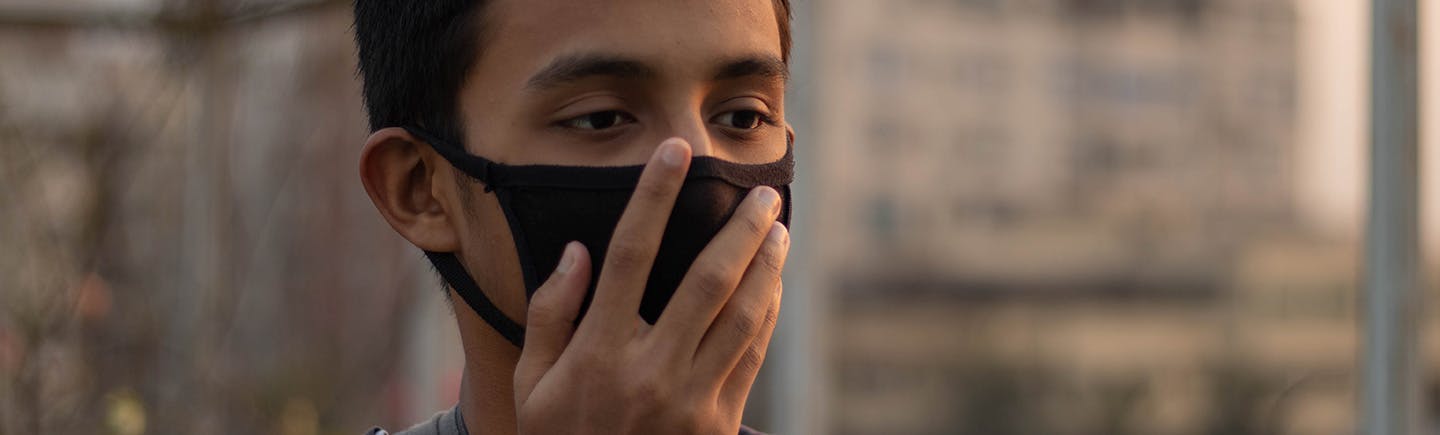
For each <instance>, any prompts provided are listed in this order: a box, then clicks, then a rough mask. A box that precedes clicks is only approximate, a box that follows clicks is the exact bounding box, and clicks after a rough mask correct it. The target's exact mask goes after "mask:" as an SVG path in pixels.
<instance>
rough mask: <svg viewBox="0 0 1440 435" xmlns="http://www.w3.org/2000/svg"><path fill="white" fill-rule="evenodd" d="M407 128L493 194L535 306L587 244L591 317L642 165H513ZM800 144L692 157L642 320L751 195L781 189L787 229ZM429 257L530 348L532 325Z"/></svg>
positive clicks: (452, 263) (457, 267) (454, 264)
mask: <svg viewBox="0 0 1440 435" xmlns="http://www.w3.org/2000/svg"><path fill="white" fill-rule="evenodd" d="M406 130H407V131H409V132H410V134H412V135H414V136H415V137H417V138H419V139H420V140H423V141H425V142H426V143H429V144H430V146H431V147H432V148H434V149H435V151H436V152H438V153H439V154H440V155H441V156H443V157H444V158H445V160H447V161H449V162H450V164H451V165H453V166H454V167H455V168H456V169H459V170H460V171H462V172H464V173H465V174H467V175H469V176H470V177H472V178H474V179H476V180H479V181H480V182H481V183H483V184H484V185H485V192H487V193H494V194H495V197H496V199H497V200H498V202H499V203H500V209H501V210H502V211H503V212H504V213H505V219H506V221H507V222H508V223H509V226H510V235H511V236H513V238H514V239H515V252H516V253H517V254H519V259H520V268H521V273H522V274H524V279H525V298H526V299H527V300H528V299H530V297H531V296H533V295H534V294H535V290H536V289H538V288H539V287H540V284H541V283H544V282H545V279H546V278H548V277H549V275H550V272H551V271H553V270H554V269H555V267H556V266H557V265H558V264H559V262H560V257H561V255H562V254H563V252H564V249H565V244H567V243H569V242H570V241H572V240H573V241H579V242H581V243H584V244H585V247H586V248H587V249H589V250H590V259H591V260H590V261H591V262H592V264H591V266H592V267H591V268H590V270H591V271H592V273H593V275H592V276H591V279H590V289H589V291H588V293H587V294H586V296H585V306H582V307H581V315H582V316H583V315H584V312H585V310H586V308H587V307H588V306H589V303H590V299H591V297H593V296H594V294H595V283H596V281H597V280H598V278H599V276H600V268H601V265H603V264H604V263H605V251H606V250H607V248H608V247H609V246H610V236H611V234H612V233H613V232H614V231H615V226H616V224H618V223H619V222H620V214H621V213H622V212H623V211H624V210H625V205H626V204H627V203H628V202H629V200H630V196H631V194H632V193H634V192H635V186H636V184H638V183H639V180H640V172H641V171H643V170H644V169H645V167H644V165H636V166H614V167H592V166H556V165H505V164H500V163H496V162H493V161H490V160H488V159H485V158H483V157H480V156H476V155H473V154H469V153H467V152H466V151H465V150H464V149H463V148H461V147H460V146H459V145H457V144H454V143H449V142H446V141H443V140H441V139H440V138H439V137H436V136H434V135H431V134H429V133H427V132H426V131H424V130H422V129H419V128H415V127H407V128H406ZM793 145H794V144H793V140H787V143H786V146H785V156H784V157H781V158H780V160H777V161H774V162H771V163H764V164H743V163H735V162H728V161H724V160H720V159H717V158H714V157H709V156H700V157H694V158H693V159H692V160H691V163H690V171H689V172H688V173H687V174H686V176H685V182H684V184H683V185H682V187H681V188H680V194H679V196H678V197H676V199H675V206H674V209H673V210H672V211H671V213H670V219H669V222H668V223H667V224H666V225H665V232H664V235H663V236H662V237H661V241H660V249H659V252H658V253H657V254H656V256H655V263H654V266H652V267H651V270H650V279H649V281H648V282H647V283H646V286H645V294H644V296H643V298H642V300H641V303H640V317H641V318H644V319H645V321H646V322H650V323H651V324H654V323H655V321H656V319H658V318H659V317H660V312H661V310H663V309H664V308H665V305H666V304H667V303H669V301H670V297H671V296H672V295H674V293H675V290H676V288H677V287H679V286H680V280H681V279H682V278H683V277H684V276H685V273H686V272H687V271H688V270H689V269H690V264H691V263H693V262H694V261H695V258H696V257H697V256H699V255H700V251H701V250H702V249H704V248H705V245H707V244H708V243H710V239H711V238H714V237H715V235H716V234H717V233H719V232H720V229H721V228H722V227H724V226H725V223H726V222H727V221H729V219H730V216H731V215H732V214H734V213H735V209H736V208H737V207H739V205H740V203H741V201H743V200H744V198H745V196H746V195H747V194H748V193H749V191H750V189H752V188H754V187H757V186H762V185H763V186H770V187H773V188H775V190H776V191H777V192H779V193H780V198H781V204H782V206H781V211H780V217H779V219H778V221H779V222H781V223H784V224H786V225H789V223H790V182H791V181H792V180H793V178H794V173H795V171H794V167H795V163H794V157H793V151H794V150H793V148H794V146H793ZM425 256H426V257H427V258H429V260H430V262H431V263H432V264H434V265H435V269H436V270H437V271H439V272H440V276H441V277H443V278H444V279H445V282H446V283H448V284H449V285H450V286H451V287H452V288H454V289H455V292H456V293H458V294H459V295H460V297H461V298H462V299H464V300H465V303H466V304H468V305H470V308H471V309H473V310H475V313H476V314H478V315H479V316H480V318H481V319H484V320H485V322H486V323H489V324H490V326H491V327H492V328H495V330H496V331H498V332H499V333H500V335H502V336H504V337H505V339H507V340H509V341H510V342H511V343H513V344H514V345H515V346H517V347H518V346H523V344H524V342H525V339H524V338H525V328H524V327H523V326H520V324H519V323H516V322H515V321H514V320H512V319H510V318H509V317H507V316H505V314H504V313H502V312H500V310H499V309H498V308H496V307H495V305H494V304H493V303H491V302H490V299H489V298H487V297H485V293H484V292H482V291H480V287H479V286H478V285H477V284H476V283H475V280H474V279H473V278H472V277H471V276H470V274H469V273H468V272H467V271H466V270H465V267H464V265H462V264H461V262H460V259H459V258H457V257H456V256H455V254H454V253H451V252H430V251H426V252H425Z"/></svg>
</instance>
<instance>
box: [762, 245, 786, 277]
mask: <svg viewBox="0 0 1440 435" xmlns="http://www.w3.org/2000/svg"><path fill="white" fill-rule="evenodd" d="M770 246H772V247H773V246H774V244H772V245H770ZM759 257H760V258H758V259H756V260H757V261H756V264H757V265H758V266H760V271H762V272H765V273H768V274H771V275H779V274H780V272H782V271H783V270H784V269H785V257H783V256H781V255H780V253H779V252H778V247H776V249H765V250H764V252H761V253H760V256H759Z"/></svg>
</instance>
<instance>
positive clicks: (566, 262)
mask: <svg viewBox="0 0 1440 435" xmlns="http://www.w3.org/2000/svg"><path fill="white" fill-rule="evenodd" d="M575 249H576V248H575V242H570V243H566V244H565V252H564V254H562V255H561V256H560V266H558V267H556V268H555V272H556V273H559V274H566V273H570V270H571V269H574V268H575Z"/></svg>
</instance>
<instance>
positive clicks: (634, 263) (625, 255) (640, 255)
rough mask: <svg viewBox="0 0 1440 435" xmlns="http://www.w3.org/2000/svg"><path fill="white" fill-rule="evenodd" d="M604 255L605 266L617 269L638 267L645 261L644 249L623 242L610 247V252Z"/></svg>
mask: <svg viewBox="0 0 1440 435" xmlns="http://www.w3.org/2000/svg"><path fill="white" fill-rule="evenodd" d="M606 255H607V257H606V259H605V262H606V264H608V265H611V266H614V267H618V268H631V267H639V266H640V264H642V263H644V262H645V260H646V258H645V250H644V249H642V248H641V247H640V246H638V245H636V244H634V243H629V242H623V241H619V242H617V243H615V244H613V245H611V246H610V252H609V253H608V254H606Z"/></svg>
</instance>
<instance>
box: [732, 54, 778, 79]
mask: <svg viewBox="0 0 1440 435" xmlns="http://www.w3.org/2000/svg"><path fill="white" fill-rule="evenodd" d="M745 77H760V78H765V79H771V80H780V81H784V82H788V81H790V67H789V65H786V64H785V61H783V60H780V58H778V57H773V56H754V57H742V58H739V59H735V60H732V61H730V62H726V63H725V64H724V65H722V66H721V67H720V69H718V70H717V71H716V73H715V78H714V80H715V81H717V82H718V81H722V80H734V79H739V78H745Z"/></svg>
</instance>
